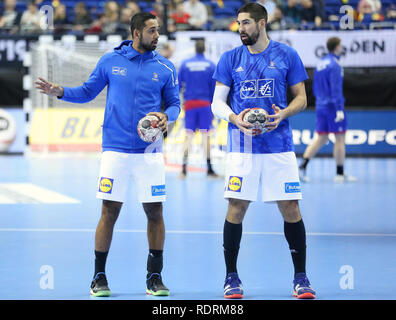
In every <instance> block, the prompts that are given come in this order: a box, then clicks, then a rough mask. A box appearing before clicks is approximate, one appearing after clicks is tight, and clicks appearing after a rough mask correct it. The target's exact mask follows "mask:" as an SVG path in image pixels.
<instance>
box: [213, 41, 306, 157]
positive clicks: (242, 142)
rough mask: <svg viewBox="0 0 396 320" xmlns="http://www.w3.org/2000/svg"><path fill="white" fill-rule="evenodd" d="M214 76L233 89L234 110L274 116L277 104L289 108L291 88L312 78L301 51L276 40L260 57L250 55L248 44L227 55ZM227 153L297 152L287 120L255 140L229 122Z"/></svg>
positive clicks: (231, 92)
mask: <svg viewBox="0 0 396 320" xmlns="http://www.w3.org/2000/svg"><path fill="white" fill-rule="evenodd" d="M213 77H214V78H215V79H216V80H217V81H219V82H221V83H223V84H225V85H227V86H229V87H230V93H229V100H230V107H231V109H232V110H233V111H234V113H236V114H239V113H240V112H241V111H243V110H244V109H247V108H263V109H265V110H266V111H267V112H268V113H269V114H274V111H273V109H272V105H273V104H275V105H276V106H278V107H280V108H281V109H284V108H286V107H287V86H293V85H295V84H297V83H299V82H301V81H304V80H306V79H308V75H307V73H306V71H305V68H304V65H303V63H302V61H301V59H300V57H299V56H298V54H297V52H296V51H295V50H294V49H293V48H291V47H289V46H287V45H285V44H282V43H279V42H276V41H272V40H270V43H269V45H268V47H267V48H266V49H265V50H264V51H263V52H261V53H258V54H252V53H250V52H249V50H248V48H247V47H246V46H244V45H243V46H240V47H237V48H235V49H233V50H230V51H227V52H225V53H224V54H223V55H222V56H221V58H220V61H219V63H218V65H217V68H216V71H215V74H214V76H213ZM227 150H228V152H245V153H278V152H287V151H294V145H293V136H292V131H291V128H290V125H289V121H288V119H284V120H283V121H281V122H280V124H279V126H278V128H276V129H275V130H273V131H271V132H268V133H264V134H261V135H258V136H254V137H253V138H252V139H250V137H249V138H247V137H245V135H244V134H243V133H242V132H241V131H240V130H239V129H238V128H237V127H236V126H235V125H233V124H232V123H229V124H228V143H227Z"/></svg>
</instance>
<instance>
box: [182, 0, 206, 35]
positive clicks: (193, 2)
mask: <svg viewBox="0 0 396 320" xmlns="http://www.w3.org/2000/svg"><path fill="white" fill-rule="evenodd" d="M183 7H184V11H185V12H187V13H188V14H189V15H190V17H191V18H190V19H189V20H188V22H189V24H190V26H191V27H192V29H195V30H204V29H206V23H207V22H208V10H207V8H206V6H205V5H204V4H203V3H202V2H201V1H200V0H187V1H186V2H184V3H183Z"/></svg>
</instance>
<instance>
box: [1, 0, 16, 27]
mask: <svg viewBox="0 0 396 320" xmlns="http://www.w3.org/2000/svg"><path fill="white" fill-rule="evenodd" d="M15 6H16V0H5V1H4V12H3V15H2V16H1V17H0V28H1V29H6V31H7V32H8V33H15V32H16V31H17V30H18V27H19V24H20V21H21V14H20V13H19V12H17V11H16V10H15Z"/></svg>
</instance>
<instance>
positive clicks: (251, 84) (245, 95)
mask: <svg viewBox="0 0 396 320" xmlns="http://www.w3.org/2000/svg"><path fill="white" fill-rule="evenodd" d="M255 97H256V80H247V81H242V83H241V98H242V99H249V98H255Z"/></svg>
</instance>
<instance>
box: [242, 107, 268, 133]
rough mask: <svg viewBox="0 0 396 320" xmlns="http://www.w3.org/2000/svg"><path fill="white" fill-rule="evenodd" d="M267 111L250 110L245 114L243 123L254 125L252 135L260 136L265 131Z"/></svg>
mask: <svg viewBox="0 0 396 320" xmlns="http://www.w3.org/2000/svg"><path fill="white" fill-rule="evenodd" d="M267 115H268V113H267V111H265V110H264V109H261V108H252V109H250V110H249V111H248V112H246V113H245V115H244V117H243V121H246V122H249V123H251V124H253V125H254V127H253V133H254V134H262V133H264V132H266V131H267V129H266V128H265V127H264V126H265V124H266V123H267V119H268V118H267Z"/></svg>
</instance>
